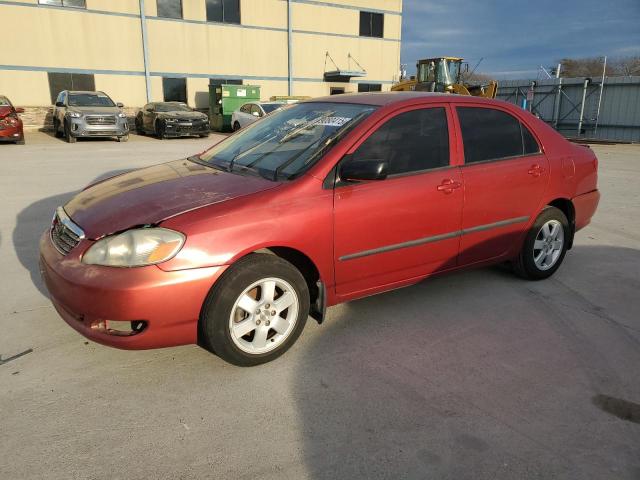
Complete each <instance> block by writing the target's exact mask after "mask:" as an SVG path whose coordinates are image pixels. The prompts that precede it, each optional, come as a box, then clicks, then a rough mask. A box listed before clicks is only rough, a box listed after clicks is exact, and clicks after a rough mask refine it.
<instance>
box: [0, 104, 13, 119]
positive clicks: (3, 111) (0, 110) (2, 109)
mask: <svg viewBox="0 0 640 480" xmlns="http://www.w3.org/2000/svg"><path fill="white" fill-rule="evenodd" d="M11 112H13V109H12V108H11V107H10V106H9V105H2V106H0V118H3V117H6V116H7V115H9V114H10V113H11Z"/></svg>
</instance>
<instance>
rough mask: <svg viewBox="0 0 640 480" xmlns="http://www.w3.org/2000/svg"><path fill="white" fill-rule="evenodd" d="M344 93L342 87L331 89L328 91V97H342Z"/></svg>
mask: <svg viewBox="0 0 640 480" xmlns="http://www.w3.org/2000/svg"><path fill="white" fill-rule="evenodd" d="M343 93H344V88H343V87H331V88H330V89H329V95H342V94H343Z"/></svg>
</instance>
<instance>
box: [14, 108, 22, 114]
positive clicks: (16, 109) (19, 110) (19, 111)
mask: <svg viewBox="0 0 640 480" xmlns="http://www.w3.org/2000/svg"><path fill="white" fill-rule="evenodd" d="M14 110H15V111H16V113H24V108H22V107H16V108H14Z"/></svg>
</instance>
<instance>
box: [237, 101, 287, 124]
mask: <svg viewBox="0 0 640 480" xmlns="http://www.w3.org/2000/svg"><path fill="white" fill-rule="evenodd" d="M286 105H288V102H284V101H282V102H251V103H245V104H244V105H242V106H241V107H240V108H239V109H238V110H236V111H235V112H233V113H232V114H231V127H232V128H233V130H234V131H235V130H240V129H241V128H243V127H246V126H247V125H251V124H252V123H253V122H256V121H258V120H260V119H261V118H262V117H265V116H267V115H269V114H270V113H273V112H275V111H277V110H279V109H281V108H282V107H284V106H286Z"/></svg>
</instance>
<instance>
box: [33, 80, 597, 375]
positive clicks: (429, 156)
mask: <svg viewBox="0 0 640 480" xmlns="http://www.w3.org/2000/svg"><path fill="white" fill-rule="evenodd" d="M597 167H598V162H597V159H596V156H595V155H594V154H593V152H592V151H591V150H590V149H589V148H587V147H584V146H579V145H574V144H572V143H569V142H568V141H567V140H565V139H564V138H563V137H562V136H560V135H559V134H558V133H556V132H555V131H554V130H553V129H552V128H551V127H549V126H547V125H546V124H545V123H543V122H542V121H540V120H538V119H536V118H534V117H533V116H532V115H530V114H529V113H527V112H525V111H523V110H521V109H519V108H517V107H515V106H513V105H510V104H507V103H504V102H501V101H496V100H484V99H479V98H475V97H464V96H455V95H447V94H431V93H419V92H394V93H382V94H380V93H378V94H375V93H372V94H354V95H340V96H332V97H327V98H320V99H315V100H312V101H307V102H303V103H299V104H296V105H293V106H291V107H290V108H288V109H285V110H283V111H281V112H278V113H275V114H274V115H270V116H269V117H266V118H265V119H264V120H262V121H260V122H256V123H255V124H253V125H251V126H250V127H248V128H246V129H243V130H241V131H239V132H238V133H236V134H234V135H232V136H230V137H228V138H227V139H225V140H224V141H222V142H221V143H219V144H217V145H215V146H214V147H212V148H211V149H209V150H207V151H205V152H204V153H202V154H199V155H194V156H193V157H190V158H186V159H182V160H177V161H173V162H169V163H165V164H161V165H157V166H153V167H150V168H145V169H142V170H138V171H134V172H130V173H125V174H123V175H120V176H117V177H114V178H111V179H108V180H105V181H102V182H99V183H97V184H95V185H92V186H90V187H88V188H87V189H86V190H84V191H83V192H82V193H80V194H78V195H77V196H76V197H75V198H73V199H72V200H70V201H69V202H68V203H67V204H66V205H64V206H63V207H60V208H58V210H57V212H56V214H55V218H54V220H53V224H52V226H51V228H50V229H48V230H47V231H46V232H45V233H44V235H43V236H42V239H41V241H40V251H41V269H42V274H43V276H44V279H45V281H46V284H47V286H48V289H49V292H50V293H51V299H52V301H53V304H54V305H55V307H56V308H57V310H58V312H59V313H60V315H61V316H62V317H63V318H64V319H65V320H66V321H67V323H68V324H69V325H71V326H72V327H73V328H74V329H76V330H77V331H78V332H80V333H82V334H83V335H85V336H86V337H88V338H90V339H92V340H94V341H96V342H99V343H102V344H105V345H111V346H114V347H118V348H126V349H143V348H156V347H167V346H172V345H182V344H190V343H198V344H200V345H201V346H203V347H205V348H207V349H209V350H210V351H212V352H215V353H216V354H217V355H219V356H220V357H222V358H223V359H225V360H227V361H229V362H231V363H234V364H236V365H255V364H259V363H263V362H267V361H269V360H272V359H273V358H275V357H277V356H279V355H281V354H282V353H283V352H284V351H286V350H287V349H288V348H289V347H290V346H291V345H292V344H293V343H294V342H295V340H296V339H297V338H298V336H299V335H300V333H301V332H302V329H303V327H304V325H305V322H306V321H307V317H308V316H309V315H310V316H312V317H313V318H315V319H316V320H317V321H318V322H321V321H322V319H323V317H324V314H325V309H326V308H327V307H329V306H331V305H335V304H338V303H341V302H346V301H349V300H353V299H355V298H360V297H364V296H367V295H372V294H375V293H378V292H383V291H386V290H391V289H394V288H398V287H402V286H405V285H409V284H413V283H416V282H419V281H420V280H422V279H424V278H426V277H429V276H431V275H434V274H439V273H443V272H450V271H452V270H458V269H461V268H467V267H478V266H483V265H489V264H495V263H499V262H506V261H509V262H511V263H512V264H513V267H514V269H515V271H516V272H517V273H518V274H519V275H521V276H522V277H525V278H528V279H532V280H538V279H543V278H547V277H549V276H550V275H552V274H553V273H554V272H555V271H556V270H557V269H558V267H559V266H560V264H561V263H562V260H563V258H564V256H565V254H566V252H567V250H569V249H570V248H571V246H572V243H573V238H574V234H575V232H576V231H578V230H580V229H581V228H583V227H584V226H585V225H587V224H588V223H589V221H590V219H591V217H592V215H593V214H594V212H595V210H596V207H597V205H598V200H599V193H598V190H597V187H596V181H597ZM459 293H460V294H461V295H464V292H459Z"/></svg>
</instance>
